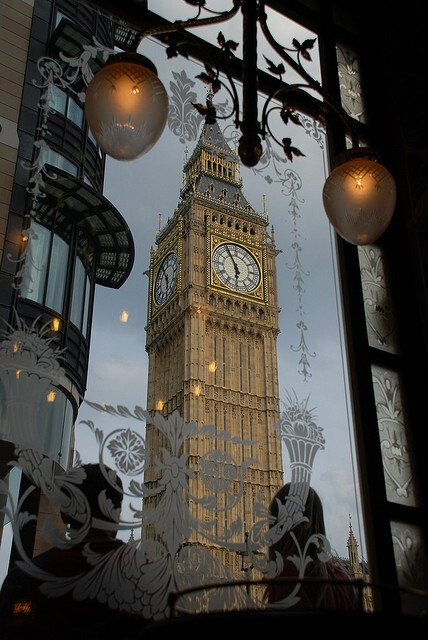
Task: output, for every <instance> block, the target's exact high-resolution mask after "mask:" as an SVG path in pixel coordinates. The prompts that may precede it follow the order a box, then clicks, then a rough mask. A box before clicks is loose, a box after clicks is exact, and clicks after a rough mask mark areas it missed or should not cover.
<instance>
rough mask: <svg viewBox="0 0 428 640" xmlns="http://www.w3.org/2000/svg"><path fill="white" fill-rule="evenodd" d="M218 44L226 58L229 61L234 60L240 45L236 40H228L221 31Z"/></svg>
mask: <svg viewBox="0 0 428 640" xmlns="http://www.w3.org/2000/svg"><path fill="white" fill-rule="evenodd" d="M217 42H218V43H219V45H220V47H221V49H222V51H223V53H224V54H225V55H226V57H227V58H229V60H232V59H233V58H234V57H235V56H234V54H233V52H234V51H236V49H237V48H238V43H237V42H235V41H234V40H226V38H225V37H224V35H223V34H222V32H221V31H220V33H219V34H218V36H217Z"/></svg>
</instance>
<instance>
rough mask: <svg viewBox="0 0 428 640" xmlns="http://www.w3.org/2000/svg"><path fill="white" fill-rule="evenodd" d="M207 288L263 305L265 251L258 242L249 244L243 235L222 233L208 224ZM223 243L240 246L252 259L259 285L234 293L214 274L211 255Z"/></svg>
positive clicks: (214, 226)
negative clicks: (258, 277)
mask: <svg viewBox="0 0 428 640" xmlns="http://www.w3.org/2000/svg"><path fill="white" fill-rule="evenodd" d="M207 237H208V241H207V287H210V288H212V289H213V290H217V291H224V292H225V293H226V292H227V293H228V294H233V295H234V296H238V297H239V298H241V299H247V300H254V299H256V300H257V301H259V302H262V303H265V302H266V301H267V290H266V287H265V282H266V278H265V270H266V250H265V249H263V247H262V245H261V243H260V242H257V243H249V242H248V238H247V237H245V238H244V234H242V233H237V232H233V231H232V232H231V233H224V232H223V233H222V234H221V229H219V225H217V224H216V223H214V225H212V223H210V222H208V225H207ZM224 243H233V244H236V245H239V246H242V247H243V249H245V250H246V251H248V253H250V254H251V256H252V257H253V258H254V260H255V262H256V263H257V266H258V268H259V273H260V281H259V284H258V285H257V286H256V287H255V288H254V289H253V290H251V291H236V290H234V289H233V287H228V286H227V285H226V284H225V283H224V282H222V281H221V279H220V278H219V277H218V275H217V274H216V271H215V268H214V266H213V255H214V252H215V250H216V249H217V247H219V246H220V245H222V244H224Z"/></svg>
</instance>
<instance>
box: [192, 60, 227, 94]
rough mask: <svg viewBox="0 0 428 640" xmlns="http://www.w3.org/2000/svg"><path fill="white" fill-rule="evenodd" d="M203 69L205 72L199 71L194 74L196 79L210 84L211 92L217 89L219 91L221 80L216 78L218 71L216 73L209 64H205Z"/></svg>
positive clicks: (215, 91)
mask: <svg viewBox="0 0 428 640" xmlns="http://www.w3.org/2000/svg"><path fill="white" fill-rule="evenodd" d="M205 70H206V73H203V72H202V73H200V74H199V75H197V76H196V79H197V80H202V82H204V83H205V84H208V85H210V86H211V89H212V92H213V93H217V91H219V90H220V87H221V82H220V80H219V79H218V73H216V72H215V71H214V69H213V68H212V67H210V65H209V64H206V65H205Z"/></svg>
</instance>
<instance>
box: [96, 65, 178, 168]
mask: <svg viewBox="0 0 428 640" xmlns="http://www.w3.org/2000/svg"><path fill="white" fill-rule="evenodd" d="M85 115H86V120H87V122H88V125H89V128H90V130H91V131H92V133H93V136H94V138H95V139H96V141H97V142H98V144H99V145H100V147H101V149H102V150H103V151H104V152H105V153H106V154H107V155H109V156H111V157H112V158H115V159H116V160H134V159H135V158H138V157H139V156H141V155H143V154H144V153H147V152H148V151H149V150H150V149H151V148H152V147H153V145H154V144H156V142H157V141H158V139H159V137H160V136H161V134H162V132H163V130H164V127H165V124H166V119H167V115H168V96H167V94H166V91H165V88H164V86H163V84H162V83H161V81H160V80H159V78H158V76H157V73H156V68H155V67H154V65H153V64H152V63H151V62H150V60H148V59H147V58H145V57H144V56H141V55H139V54H137V53H119V54H117V55H114V56H112V57H111V58H110V59H109V60H108V61H107V63H106V65H105V66H104V67H102V69H100V70H99V71H98V72H97V73H96V74H95V76H94V77H93V79H92V81H91V82H90V84H89V85H88V88H87V90H86V99H85Z"/></svg>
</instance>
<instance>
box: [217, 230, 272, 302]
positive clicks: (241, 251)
mask: <svg viewBox="0 0 428 640" xmlns="http://www.w3.org/2000/svg"><path fill="white" fill-rule="evenodd" d="M212 264H213V268H214V271H215V273H216V274H217V276H218V277H219V278H220V280H221V282H222V283H223V284H225V285H226V286H227V287H229V289H233V290H234V291H239V292H243V293H245V292H250V291H254V289H256V288H257V287H258V286H259V283H260V269H259V265H258V264H257V262H256V259H255V258H254V256H253V255H252V254H251V253H250V252H249V251H247V249H245V248H244V247H242V246H241V245H239V244H234V243H231V242H225V243H224V244H220V245H219V246H218V247H217V248H216V249H215V251H214V253H213V257H212Z"/></svg>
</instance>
